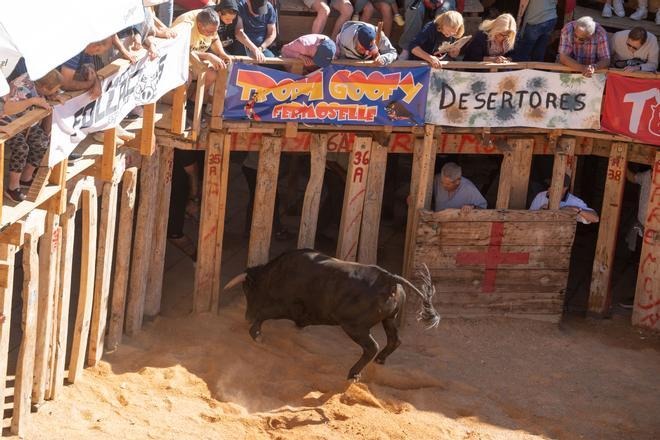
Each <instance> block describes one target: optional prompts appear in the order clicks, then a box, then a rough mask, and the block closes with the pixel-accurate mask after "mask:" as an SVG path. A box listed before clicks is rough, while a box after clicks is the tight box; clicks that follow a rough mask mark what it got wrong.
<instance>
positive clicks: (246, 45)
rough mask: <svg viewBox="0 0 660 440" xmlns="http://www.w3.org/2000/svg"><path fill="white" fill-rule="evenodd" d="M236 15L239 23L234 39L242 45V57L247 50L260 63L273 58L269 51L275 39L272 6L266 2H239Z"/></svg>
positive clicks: (275, 17)
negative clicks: (267, 58) (238, 17)
mask: <svg viewBox="0 0 660 440" xmlns="http://www.w3.org/2000/svg"><path fill="white" fill-rule="evenodd" d="M238 15H239V16H240V17H241V21H240V22H239V23H238V25H237V27H236V38H238V41H240V42H241V43H243V48H242V55H247V54H248V53H247V50H249V51H250V53H252V58H254V59H256V60H257V61H258V62H260V63H262V62H264V60H265V57H274V56H275V54H274V53H273V52H272V50H271V49H269V47H270V45H271V44H273V43H274V42H275V38H276V37H277V30H276V28H275V25H276V23H277V12H275V8H273V5H271V4H270V2H268V1H267V0H239V1H238Z"/></svg>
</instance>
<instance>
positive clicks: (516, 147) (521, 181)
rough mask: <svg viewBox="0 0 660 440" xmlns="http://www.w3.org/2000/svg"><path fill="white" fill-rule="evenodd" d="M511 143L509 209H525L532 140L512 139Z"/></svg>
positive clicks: (532, 146) (532, 150)
mask: <svg viewBox="0 0 660 440" xmlns="http://www.w3.org/2000/svg"><path fill="white" fill-rule="evenodd" d="M512 143H513V172H512V173H511V196H510V197H511V198H510V199H509V208H511V209H526V208H527V186H528V185H529V172H530V169H531V167H532V153H533V152H534V139H531V138H524V139H514V140H513V141H512Z"/></svg>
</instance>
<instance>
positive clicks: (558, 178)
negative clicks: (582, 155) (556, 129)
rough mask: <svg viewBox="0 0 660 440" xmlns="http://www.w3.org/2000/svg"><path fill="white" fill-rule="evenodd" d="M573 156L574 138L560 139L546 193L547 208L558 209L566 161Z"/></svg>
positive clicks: (565, 171)
mask: <svg viewBox="0 0 660 440" xmlns="http://www.w3.org/2000/svg"><path fill="white" fill-rule="evenodd" d="M574 154H575V138H561V139H560V140H559V142H558V144H557V149H556V151H555V160H554V162H553V164H552V182H551V183H550V190H549V191H548V208H549V209H559V202H560V201H561V198H562V195H563V190H564V176H565V175H566V174H567V166H568V161H569V159H570V158H571V157H573V155H574Z"/></svg>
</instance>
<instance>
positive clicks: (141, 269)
mask: <svg viewBox="0 0 660 440" xmlns="http://www.w3.org/2000/svg"><path fill="white" fill-rule="evenodd" d="M160 154H161V151H160V149H157V150H156V152H155V153H154V154H153V155H151V156H142V168H141V169H140V198H139V200H138V208H137V209H138V212H137V220H136V223H135V241H134V243H133V255H132V262H131V275H130V279H129V287H128V303H127V305H126V334H127V335H129V336H135V335H136V334H137V332H139V331H140V329H141V328H142V319H143V317H144V300H145V296H146V291H147V277H148V275H149V263H151V251H152V239H153V225H154V212H155V210H156V200H157V196H158V192H159V191H160V188H158V186H157V185H154V182H156V180H157V179H158V166H159V164H160Z"/></svg>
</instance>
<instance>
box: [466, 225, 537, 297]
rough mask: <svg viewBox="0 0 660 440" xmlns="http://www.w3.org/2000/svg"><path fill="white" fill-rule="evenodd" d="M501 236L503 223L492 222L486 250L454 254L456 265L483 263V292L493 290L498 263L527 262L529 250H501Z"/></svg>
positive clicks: (502, 234)
mask: <svg viewBox="0 0 660 440" xmlns="http://www.w3.org/2000/svg"><path fill="white" fill-rule="evenodd" d="M502 237H504V223H502V222H493V223H492V224H491V228H490V243H489V245H488V250H487V251H486V252H459V253H458V254H456V264H457V265H474V264H483V265H485V266H486V274H485V276H484V281H483V283H482V284H481V291H482V292H484V293H491V292H494V291H495V278H496V277H497V266H498V265H500V264H529V252H502Z"/></svg>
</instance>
